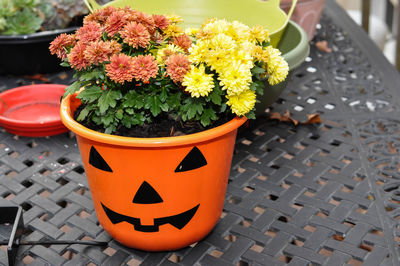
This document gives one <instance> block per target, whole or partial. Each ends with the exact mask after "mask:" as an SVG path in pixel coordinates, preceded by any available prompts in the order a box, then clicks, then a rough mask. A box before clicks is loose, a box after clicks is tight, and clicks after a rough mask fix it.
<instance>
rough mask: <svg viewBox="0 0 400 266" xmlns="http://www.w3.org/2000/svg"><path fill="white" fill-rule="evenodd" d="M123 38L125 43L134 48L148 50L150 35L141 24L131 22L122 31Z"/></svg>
mask: <svg viewBox="0 0 400 266" xmlns="http://www.w3.org/2000/svg"><path fill="white" fill-rule="evenodd" d="M121 37H122V38H123V41H124V43H127V44H129V45H130V46H132V47H133V48H138V47H142V48H146V47H147V45H148V44H149V43H150V34H149V32H148V31H147V29H146V27H145V26H143V25H142V24H140V23H136V22H134V21H133V22H130V23H128V24H127V25H126V26H125V27H124V29H123V30H122V31H121Z"/></svg>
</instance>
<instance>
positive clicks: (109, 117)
mask: <svg viewBox="0 0 400 266" xmlns="http://www.w3.org/2000/svg"><path fill="white" fill-rule="evenodd" d="M101 122H102V123H103V125H104V126H106V127H107V126H109V125H110V124H111V123H112V122H114V113H113V112H109V113H108V114H107V115H103V116H102V117H101Z"/></svg>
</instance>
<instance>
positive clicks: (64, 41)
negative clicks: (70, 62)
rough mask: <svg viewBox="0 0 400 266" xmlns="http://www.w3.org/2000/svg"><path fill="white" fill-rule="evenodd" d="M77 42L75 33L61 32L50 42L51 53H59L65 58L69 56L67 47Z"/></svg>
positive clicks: (58, 55)
mask: <svg viewBox="0 0 400 266" xmlns="http://www.w3.org/2000/svg"><path fill="white" fill-rule="evenodd" d="M75 43H76V40H75V37H74V35H68V34H65V33H63V34H60V35H59V36H57V38H55V39H54V40H53V41H52V42H51V43H50V47H49V49H50V52H51V54H55V55H57V57H58V58H60V59H61V60H64V59H65V58H67V56H68V55H67V52H66V50H65V49H66V48H69V47H72V46H74V45H75Z"/></svg>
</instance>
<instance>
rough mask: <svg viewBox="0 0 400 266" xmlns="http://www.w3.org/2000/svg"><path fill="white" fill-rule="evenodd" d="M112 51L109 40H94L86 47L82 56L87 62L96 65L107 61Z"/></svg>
mask: <svg viewBox="0 0 400 266" xmlns="http://www.w3.org/2000/svg"><path fill="white" fill-rule="evenodd" d="M112 53H113V50H112V49H111V45H110V42H103V41H96V42H92V43H90V44H89V45H88V46H87V47H86V50H85V52H84V56H85V59H86V61H87V62H88V63H89V64H93V65H98V64H101V63H103V62H106V61H108V60H109V58H110V56H111V55H112Z"/></svg>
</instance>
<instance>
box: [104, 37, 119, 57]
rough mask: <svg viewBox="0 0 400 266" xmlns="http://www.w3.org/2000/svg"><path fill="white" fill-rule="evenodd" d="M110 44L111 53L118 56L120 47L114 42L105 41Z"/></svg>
mask: <svg viewBox="0 0 400 266" xmlns="http://www.w3.org/2000/svg"><path fill="white" fill-rule="evenodd" d="M106 43H109V44H110V48H111V53H113V54H118V53H120V52H121V51H122V45H121V44H120V43H119V42H117V41H116V40H111V41H107V42H106Z"/></svg>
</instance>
